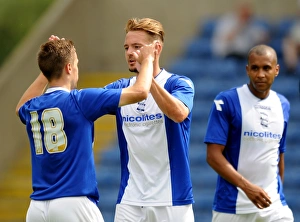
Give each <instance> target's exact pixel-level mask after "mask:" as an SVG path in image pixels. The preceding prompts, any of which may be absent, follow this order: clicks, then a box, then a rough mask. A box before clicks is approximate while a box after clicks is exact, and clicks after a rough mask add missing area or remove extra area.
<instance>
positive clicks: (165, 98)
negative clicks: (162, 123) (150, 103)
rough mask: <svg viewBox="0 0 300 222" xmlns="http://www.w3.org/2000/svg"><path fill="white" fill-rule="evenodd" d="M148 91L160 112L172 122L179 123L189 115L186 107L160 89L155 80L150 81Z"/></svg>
mask: <svg viewBox="0 0 300 222" xmlns="http://www.w3.org/2000/svg"><path fill="white" fill-rule="evenodd" d="M150 91H151V94H152V96H153V98H154V99H155V102H156V103H157V105H158V107H159V108H160V109H161V111H162V112H163V113H164V114H165V115H166V116H167V117H169V118H170V119H172V120H173V121H174V122H176V123H180V122H182V121H184V120H185V118H186V117H187V116H188V115H189V112H190V111H189V109H188V108H187V107H186V105H185V104H184V103H183V102H181V101H180V100H179V99H177V98H175V97H174V96H172V95H171V94H170V93H169V92H168V91H167V90H165V89H164V88H163V87H161V86H160V85H159V84H158V83H157V82H156V81H155V79H153V80H152V85H151V89H150Z"/></svg>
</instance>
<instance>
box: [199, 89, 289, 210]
mask: <svg viewBox="0 0 300 222" xmlns="http://www.w3.org/2000/svg"><path fill="white" fill-rule="evenodd" d="M289 109H290V104H289V102H288V100H287V99H286V98H285V97H284V96H282V95H280V94H278V93H276V92H274V91H272V90H271V91H270V94H269V96H268V97H267V98H265V99H259V98H257V97H255V96H254V95H253V94H252V93H251V92H250V90H249V88H248V86H247V85H246V84H245V85H243V86H242V87H238V88H233V89H230V90H227V91H224V92H221V93H219V94H218V95H217V96H216V98H215V100H214V105H213V106H212V109H211V112H210V116H209V120H208V126H207V132H206V136H205V139H204V142H205V143H215V144H221V145H224V146H225V149H224V152H223V154H224V156H225V158H226V159H227V160H228V161H229V162H230V163H231V164H232V166H233V167H234V168H235V169H236V170H237V171H238V172H239V173H240V174H241V175H243V177H245V178H247V179H248V180H249V181H251V182H252V183H254V184H256V185H258V186H260V187H262V188H263V189H264V190H265V191H266V192H267V193H268V195H269V196H270V197H271V201H272V204H271V206H270V207H269V208H267V210H269V209H270V208H273V207H274V208H276V207H277V206H278V205H286V201H285V198H284V194H283V192H282V183H281V180H280V176H279V174H278V162H279V154H280V153H283V152H285V149H286V144H285V142H286V128H287V123H288V119H289ZM213 210H215V211H219V212H224V213H233V214H244V213H253V212H257V211H258V210H259V209H258V208H257V207H256V206H255V205H254V204H253V203H252V202H251V201H250V200H249V199H248V198H247V196H246V195H245V193H244V192H243V191H242V190H241V189H239V188H236V187H235V186H233V185H232V184H230V183H229V182H227V181H226V180H224V179H223V178H222V177H220V176H219V177H218V181H217V188H216V193H215V199H214V203H213Z"/></svg>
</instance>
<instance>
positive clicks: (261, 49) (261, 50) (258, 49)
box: [247, 45, 277, 63]
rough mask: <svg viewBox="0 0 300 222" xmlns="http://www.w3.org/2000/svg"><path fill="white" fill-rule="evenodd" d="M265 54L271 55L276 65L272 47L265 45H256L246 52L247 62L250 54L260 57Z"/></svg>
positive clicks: (274, 52)
mask: <svg viewBox="0 0 300 222" xmlns="http://www.w3.org/2000/svg"><path fill="white" fill-rule="evenodd" d="M267 53H271V54H272V55H273V56H274V59H275V62H276V63H277V53H276V51H275V50H274V49H273V48H272V47H270V46H267V45H257V46H254V47H253V48H251V49H250V51H249V52H248V56H247V60H248V62H249V58H250V56H251V55H252V54H256V55H260V56H262V55H266V54H267Z"/></svg>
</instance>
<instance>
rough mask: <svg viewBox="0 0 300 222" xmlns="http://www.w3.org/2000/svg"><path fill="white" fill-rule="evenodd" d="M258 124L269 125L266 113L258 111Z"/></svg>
mask: <svg viewBox="0 0 300 222" xmlns="http://www.w3.org/2000/svg"><path fill="white" fill-rule="evenodd" d="M260 125H262V126H263V127H266V128H267V127H268V125H269V117H268V114H266V113H264V112H260Z"/></svg>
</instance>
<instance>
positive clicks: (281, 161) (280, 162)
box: [278, 153, 284, 183]
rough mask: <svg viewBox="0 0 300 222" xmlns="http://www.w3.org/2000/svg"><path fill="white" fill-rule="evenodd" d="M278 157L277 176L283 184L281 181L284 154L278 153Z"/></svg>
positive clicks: (282, 177)
mask: <svg viewBox="0 0 300 222" xmlns="http://www.w3.org/2000/svg"><path fill="white" fill-rule="evenodd" d="M279 157H280V158H279V163H278V168H279V176H280V178H281V182H282V183H283V181H284V153H280V155H279Z"/></svg>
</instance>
